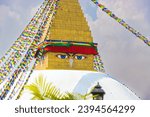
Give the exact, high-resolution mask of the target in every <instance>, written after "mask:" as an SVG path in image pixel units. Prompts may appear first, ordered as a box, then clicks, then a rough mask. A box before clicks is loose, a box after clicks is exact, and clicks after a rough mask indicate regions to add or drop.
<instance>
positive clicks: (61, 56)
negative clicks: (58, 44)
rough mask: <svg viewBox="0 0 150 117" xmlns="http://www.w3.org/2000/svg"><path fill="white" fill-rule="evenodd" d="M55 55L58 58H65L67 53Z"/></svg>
mask: <svg viewBox="0 0 150 117" xmlns="http://www.w3.org/2000/svg"><path fill="white" fill-rule="evenodd" d="M57 57H58V58H60V59H66V58H68V56H67V55H61V54H58V55H57Z"/></svg>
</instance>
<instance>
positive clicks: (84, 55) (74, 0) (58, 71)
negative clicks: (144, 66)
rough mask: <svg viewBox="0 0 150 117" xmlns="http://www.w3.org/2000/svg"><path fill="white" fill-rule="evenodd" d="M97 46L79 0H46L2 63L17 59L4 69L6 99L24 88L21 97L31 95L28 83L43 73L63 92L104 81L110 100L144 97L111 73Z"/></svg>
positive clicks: (83, 89) (78, 90)
mask: <svg viewBox="0 0 150 117" xmlns="http://www.w3.org/2000/svg"><path fill="white" fill-rule="evenodd" d="M16 45H17V46H16ZM18 45H20V46H18ZM97 47H98V44H97V43H94V39H93V37H92V34H91V30H90V28H89V26H88V23H87V20H86V18H85V17H84V14H83V11H82V9H81V7H80V4H79V1H78V0H45V1H44V3H43V4H42V5H41V7H40V8H39V9H38V11H37V13H36V14H35V16H34V18H33V19H32V20H31V22H30V24H29V25H28V26H27V27H26V28H25V30H24V31H23V33H22V34H21V35H20V37H19V38H18V39H17V41H16V42H15V44H14V45H13V46H12V47H11V49H10V50H9V51H8V52H7V53H6V55H5V57H3V58H2V59H1V60H2V61H0V65H1V67H2V66H4V65H5V64H6V63H7V62H9V65H11V66H9V67H7V66H5V67H4V68H5V69H6V70H4V72H3V74H1V75H0V76H1V77H2V78H1V85H0V88H1V92H0V96H1V99H5V100H11V99H13V100H15V99H17V97H18V95H20V93H22V95H21V96H20V98H19V99H21V100H30V99H31V98H32V94H31V93H30V92H29V91H28V90H26V89H25V88H24V86H25V85H29V84H30V83H33V82H34V81H35V79H36V78H37V77H38V76H40V75H42V76H43V77H44V78H46V79H47V80H48V81H49V82H50V83H53V85H55V86H57V87H58V88H59V89H60V91H62V92H72V93H79V94H83V95H84V94H86V93H90V91H91V89H92V88H93V87H95V86H96V85H97V84H99V85H100V86H101V88H102V89H103V90H104V92H105V95H104V98H103V99H104V100H139V98H138V97H137V96H136V95H135V93H134V92H132V91H131V90H129V89H128V88H127V87H126V86H125V85H123V84H121V83H120V82H118V81H116V80H114V79H113V78H112V77H111V76H109V75H108V74H107V73H105V70H104V65H103V62H102V60H101V56H100V55H99V52H98V48H97ZM17 52H18V53H17ZM16 53H17V54H16ZM10 56H15V58H16V59H15V60H12V59H9V57H10ZM12 61H13V62H12ZM5 62H6V63H5ZM10 63H11V64H10ZM2 68H3V67H2ZM2 68H1V70H3V69H2ZM8 72H9V73H8ZM4 75H5V78H4V77H3V76H4Z"/></svg>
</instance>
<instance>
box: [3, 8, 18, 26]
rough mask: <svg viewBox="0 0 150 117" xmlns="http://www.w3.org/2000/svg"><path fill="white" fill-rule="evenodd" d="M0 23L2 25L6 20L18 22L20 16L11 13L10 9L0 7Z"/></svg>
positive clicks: (13, 12)
mask: <svg viewBox="0 0 150 117" xmlns="http://www.w3.org/2000/svg"><path fill="white" fill-rule="evenodd" d="M0 11H3V12H0V16H1V17H0V21H1V23H3V22H4V21H5V20H6V19H7V18H13V19H14V20H17V21H19V20H20V15H19V14H18V13H17V12H15V11H13V10H12V9H11V8H10V7H8V6H5V5H0Z"/></svg>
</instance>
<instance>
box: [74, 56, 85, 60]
mask: <svg viewBox="0 0 150 117" xmlns="http://www.w3.org/2000/svg"><path fill="white" fill-rule="evenodd" d="M85 58H86V57H85V56H78V55H76V56H75V59H77V60H83V59H85Z"/></svg>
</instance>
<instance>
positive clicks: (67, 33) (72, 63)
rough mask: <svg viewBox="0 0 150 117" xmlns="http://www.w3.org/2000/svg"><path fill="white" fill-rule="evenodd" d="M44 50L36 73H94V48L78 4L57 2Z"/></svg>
mask: <svg viewBox="0 0 150 117" xmlns="http://www.w3.org/2000/svg"><path fill="white" fill-rule="evenodd" d="M42 41H44V40H42ZM43 46H44V55H43V60H42V61H41V62H40V64H38V65H37V67H36V69H37V70H49V69H63V70H91V71H93V70H94V57H95V55H97V54H98V52H97V44H95V43H93V38H92V36H91V31H90V29H89V26H88V23H87V21H86V18H85V17H84V14H83V12H82V9H81V7H80V4H79V1H78V0H60V1H59V2H58V8H57V12H56V14H55V17H54V19H53V20H52V23H51V28H50V29H49V31H48V34H47V35H46V40H45V41H44V43H43V44H42V48H43ZM40 49H41V47H40ZM45 51H46V52H45Z"/></svg>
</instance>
